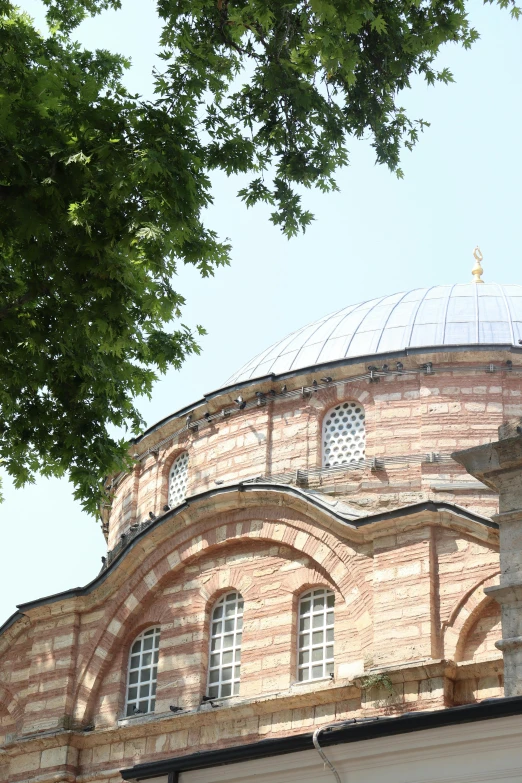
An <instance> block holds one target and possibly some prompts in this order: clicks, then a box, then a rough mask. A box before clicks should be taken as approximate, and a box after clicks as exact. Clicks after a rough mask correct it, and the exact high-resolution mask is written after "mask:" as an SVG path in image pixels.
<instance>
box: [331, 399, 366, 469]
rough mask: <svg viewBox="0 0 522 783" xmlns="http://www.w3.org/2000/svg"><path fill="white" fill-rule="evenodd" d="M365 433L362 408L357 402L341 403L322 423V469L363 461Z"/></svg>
mask: <svg viewBox="0 0 522 783" xmlns="http://www.w3.org/2000/svg"><path fill="white" fill-rule="evenodd" d="M365 446H366V433H365V426H364V408H363V406H362V405H361V404H360V403H359V402H342V403H341V404H340V405H336V406H335V408H332V409H331V410H330V411H328V413H327V414H326V416H325V417H324V421H323V467H324V468H332V467H334V466H335V465H347V464H348V463H350V462H360V461H361V460H363V459H364V453H365Z"/></svg>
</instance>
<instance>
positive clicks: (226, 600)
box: [207, 590, 244, 699]
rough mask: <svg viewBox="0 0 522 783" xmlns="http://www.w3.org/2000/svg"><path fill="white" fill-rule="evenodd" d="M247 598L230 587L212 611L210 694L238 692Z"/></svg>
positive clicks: (220, 696) (223, 695)
mask: <svg viewBox="0 0 522 783" xmlns="http://www.w3.org/2000/svg"><path fill="white" fill-rule="evenodd" d="M243 611H244V600H243V596H242V595H241V593H240V592H239V591H237V590H231V591H229V592H228V593H226V594H225V595H222V596H221V598H220V599H219V600H218V601H217V602H216V603H215V604H214V606H213V607H212V612H211V613H210V633H209V636H210V639H209V650H208V677H207V696H208V697H210V698H212V699H225V698H229V697H232V696H237V695H238V694H239V683H240V679H241V644H242V641H243Z"/></svg>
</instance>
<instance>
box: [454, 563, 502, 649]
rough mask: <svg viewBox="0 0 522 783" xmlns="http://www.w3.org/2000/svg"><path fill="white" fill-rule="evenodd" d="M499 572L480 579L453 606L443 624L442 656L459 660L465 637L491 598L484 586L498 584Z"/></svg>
mask: <svg viewBox="0 0 522 783" xmlns="http://www.w3.org/2000/svg"><path fill="white" fill-rule="evenodd" d="M498 575H499V572H498V571H496V572H495V573H493V574H490V575H489V576H487V577H485V578H484V579H481V580H480V581H479V582H477V584H475V585H474V586H473V587H472V588H471V590H468V592H467V593H465V594H464V595H463V596H462V598H461V599H460V601H458V602H457V604H456V605H455V606H454V607H453V609H452V611H451V614H450V617H449V619H448V621H447V623H445V624H444V626H443V629H442V631H443V639H444V657H445V658H447V659H449V660H454V661H459V660H460V659H461V656H462V652H463V650H464V647H465V644H466V638H467V635H468V633H469V631H470V629H471V628H472V627H473V625H474V624H475V622H476V621H477V619H478V618H479V617H480V615H481V613H482V612H483V611H484V609H485V607H486V606H488V605H489V604H490V603H491V602H492V601H493V599H492V598H491V597H490V596H487V595H485V593H484V588H486V587H491V586H492V585H495V584H498Z"/></svg>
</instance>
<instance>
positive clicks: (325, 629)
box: [297, 587, 335, 682]
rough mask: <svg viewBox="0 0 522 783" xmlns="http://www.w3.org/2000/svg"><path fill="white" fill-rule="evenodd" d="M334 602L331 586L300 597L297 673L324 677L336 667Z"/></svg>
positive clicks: (301, 678)
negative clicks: (328, 588)
mask: <svg viewBox="0 0 522 783" xmlns="http://www.w3.org/2000/svg"><path fill="white" fill-rule="evenodd" d="M334 602H335V596H334V594H333V592H332V591H331V590H326V589H325V588H324V587H319V588H316V589H315V590H309V591H308V592H307V593H305V594H304V595H302V596H301V598H300V600H299V620H298V622H299V628H298V633H297V638H298V651H297V656H298V658H297V677H298V680H299V681H300V682H306V681H307V680H320V679H322V678H323V677H328V676H330V675H331V674H333V671H334Z"/></svg>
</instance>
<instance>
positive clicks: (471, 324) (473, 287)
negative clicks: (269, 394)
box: [226, 282, 522, 386]
mask: <svg viewBox="0 0 522 783" xmlns="http://www.w3.org/2000/svg"><path fill="white" fill-rule="evenodd" d="M520 340H522V285H500V284H498V283H481V284H477V283H475V282H472V283H463V284H456V285H439V286H432V287H431V288H416V289H414V290H413V291H406V292H404V291H402V292H400V293H398V294H392V295H391V296H382V297H379V298H378V299H370V300H369V301H366V302H361V303H359V304H354V305H349V306H348V307H344V308H343V309H342V310H338V311H337V312H335V313H331V314H330V315H327V316H325V317H323V318H320V319H319V320H318V321H314V322H313V323H311V324H308V325H307V326H304V327H303V328H302V329H298V330H297V331H296V332H293V333H292V334H290V335H288V336H287V337H285V338H284V339H283V340H280V341H279V342H277V343H274V345H272V346H270V348H267V350H266V351H263V352H262V353H260V354H259V355H258V356H256V357H255V358H254V359H252V360H251V361H249V362H248V363H247V364H245V365H244V366H243V367H242V368H241V369H240V370H239V371H238V372H237V373H235V375H233V376H232V377H231V378H230V379H229V380H228V381H227V384H226V385H227V386H229V385H232V384H235V383H240V382H242V381H248V380H250V379H254V378H260V377H263V376H265V375H270V374H274V375H282V374H284V373H288V372H294V371H296V370H301V369H303V368H305V367H314V366H316V365H324V364H327V363H329V362H335V361H342V360H343V359H355V358H358V357H360V358H363V357H372V356H376V355H379V354H389V353H395V352H401V351H405V350H407V349H409V348H417V349H418V348H440V347H443V346H463V347H464V346H473V345H484V346H487V345H518V344H519V341H520Z"/></svg>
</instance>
